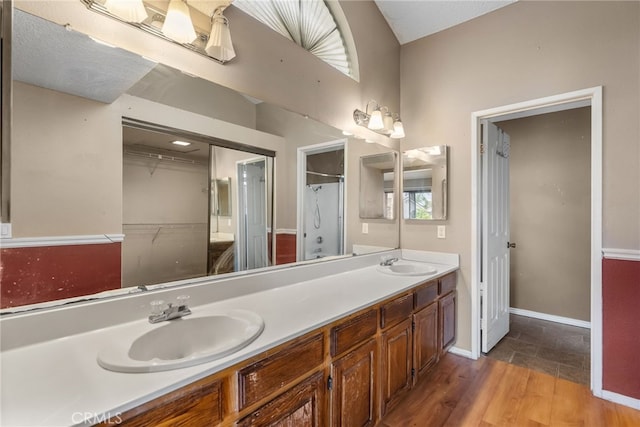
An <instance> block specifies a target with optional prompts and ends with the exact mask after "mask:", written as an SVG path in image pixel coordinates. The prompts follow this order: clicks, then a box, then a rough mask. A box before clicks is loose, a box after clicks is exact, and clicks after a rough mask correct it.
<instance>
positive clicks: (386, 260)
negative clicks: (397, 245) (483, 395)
mask: <svg viewBox="0 0 640 427" xmlns="http://www.w3.org/2000/svg"><path fill="white" fill-rule="evenodd" d="M397 261H398V258H383V259H382V261H380V265H381V266H383V267H390V266H392V265H393V263H394V262H397Z"/></svg>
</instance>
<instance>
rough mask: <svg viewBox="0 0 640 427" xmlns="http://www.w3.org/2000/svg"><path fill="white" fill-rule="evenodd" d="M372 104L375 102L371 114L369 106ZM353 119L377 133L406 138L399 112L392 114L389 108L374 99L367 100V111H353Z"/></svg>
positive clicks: (359, 124)
mask: <svg viewBox="0 0 640 427" xmlns="http://www.w3.org/2000/svg"><path fill="white" fill-rule="evenodd" d="M371 104H373V105H374V107H373V109H372V110H373V111H372V112H371V113H370V114H369V106H370V105H371ZM383 110H384V113H383ZM394 117H395V118H394ZM353 121H354V122H355V123H356V124H357V125H358V126H363V127H366V128H368V129H370V130H372V131H374V132H376V133H379V134H382V135H386V136H389V137H391V138H404V136H405V135H404V127H403V126H402V122H401V121H400V116H399V115H398V114H397V113H396V114H395V115H394V114H392V113H391V112H390V111H389V108H387V107H385V106H381V105H379V104H378V103H377V102H376V101H373V100H372V101H369V102H367V105H366V106H365V111H362V110H359V109H355V110H354V111H353Z"/></svg>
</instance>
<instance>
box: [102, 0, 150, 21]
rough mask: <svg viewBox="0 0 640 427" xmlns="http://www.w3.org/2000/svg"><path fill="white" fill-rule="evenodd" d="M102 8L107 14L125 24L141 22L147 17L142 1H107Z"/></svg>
mask: <svg viewBox="0 0 640 427" xmlns="http://www.w3.org/2000/svg"><path fill="white" fill-rule="evenodd" d="M104 7H105V9H107V11H108V12H109V13H111V14H113V15H115V16H117V17H118V18H120V19H122V20H123V21H127V22H142V21H144V20H145V19H147V18H148V17H149V15H148V14H147V9H146V8H145V7H144V4H142V0H107V1H105V2H104Z"/></svg>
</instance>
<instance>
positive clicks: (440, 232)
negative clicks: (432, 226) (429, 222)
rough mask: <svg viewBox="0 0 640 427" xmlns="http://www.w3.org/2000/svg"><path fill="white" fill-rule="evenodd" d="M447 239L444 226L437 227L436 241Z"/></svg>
mask: <svg viewBox="0 0 640 427" xmlns="http://www.w3.org/2000/svg"><path fill="white" fill-rule="evenodd" d="M445 237H447V228H446V226H444V225H439V226H438V239H444V238H445Z"/></svg>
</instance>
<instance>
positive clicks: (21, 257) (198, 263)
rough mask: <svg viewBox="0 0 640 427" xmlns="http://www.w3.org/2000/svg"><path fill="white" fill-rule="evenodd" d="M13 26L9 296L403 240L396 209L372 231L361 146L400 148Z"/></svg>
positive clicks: (78, 291)
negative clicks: (142, 125)
mask: <svg viewBox="0 0 640 427" xmlns="http://www.w3.org/2000/svg"><path fill="white" fill-rule="evenodd" d="M13 31H14V35H13V40H14V41H15V43H14V46H13V50H12V55H13V58H14V75H13V77H14V81H13V87H14V100H13V147H14V148H15V149H14V151H13V153H12V169H11V174H12V186H13V190H14V191H13V193H12V223H13V230H14V234H13V237H12V239H11V240H12V242H11V248H10V250H12V251H13V250H14V249H12V248H16V249H15V251H14V252H15V254H16V255H15V257H6V258H5V260H3V268H4V269H5V272H6V277H11V278H12V280H11V282H12V283H14V285H13V286H15V288H11V289H6V288H5V289H3V307H2V308H7V307H15V306H21V305H26V304H34V303H39V302H44V301H51V300H59V299H65V298H75V297H80V296H85V295H94V294H99V293H101V292H105V291H107V293H108V295H114V294H119V293H118V292H116V291H117V290H118V289H120V288H127V287H130V286H138V285H143V284H144V285H148V284H154V283H166V282H172V281H176V280H183V279H192V278H196V277H201V276H207V275H213V274H226V273H233V272H237V271H241V270H246V269H251V268H261V267H276V266H280V265H283V264H291V263H295V262H299V261H304V260H309V259H327V258H330V257H331V256H340V255H350V254H353V253H365V252H369V251H375V250H385V249H390V248H395V247H398V245H399V223H398V221H397V220H395V221H388V220H386V219H385V220H384V221H380V222H378V223H376V221H368V222H370V223H369V224H368V231H367V233H363V232H362V230H363V226H362V225H363V222H362V221H361V219H360V218H359V216H358V214H357V212H358V200H359V199H358V195H357V194H358V193H359V191H360V185H361V182H360V181H361V177H360V174H359V166H360V165H359V159H360V157H361V156H366V155H370V154H381V153H394V154H392V155H391V156H392V157H394V156H395V157H397V152H396V151H394V150H393V149H391V148H389V147H385V146H382V145H378V144H368V143H365V142H364V141H363V140H359V139H356V138H353V137H349V138H348V137H345V136H344V135H343V134H342V132H341V130H339V129H335V128H333V127H331V126H328V125H326V124H323V123H320V122H317V121H315V120H313V119H310V118H308V117H306V116H303V115H300V114H298V113H295V112H291V111H286V110H284V109H282V108H279V107H277V106H274V105H271V104H269V103H266V102H262V101H261V100H259V99H256V98H253V97H251V96H248V95H245V94H242V93H238V92H236V91H233V90H231V89H228V88H225V87H222V86H219V85H217V84H214V83H212V82H209V81H206V80H203V79H200V78H195V77H193V76H191V75H188V74H185V73H182V72H181V71H180V70H177V69H174V68H171V67H168V66H165V65H163V64H156V63H154V62H153V61H150V60H149V59H146V58H141V57H140V56H138V55H135V54H133V53H131V52H128V51H126V50H124V49H121V48H117V47H115V48H114V47H108V46H104V45H100V44H98V43H96V42H95V41H94V40H92V39H90V38H89V37H88V36H86V35H84V34H81V33H78V32H76V31H74V30H71V29H66V28H64V27H63V26H61V25H58V24H55V23H52V22H49V21H46V20H44V19H41V18H39V17H36V16H34V15H30V14H27V13H24V12H21V11H20V10H16V11H15V20H14V26H13ZM123 70H126V72H123ZM69 76H74V78H69ZM76 77H77V78H76ZM97 82H99V84H98V83H97ZM70 83H73V84H70ZM34 118H37V120H35V119H34ZM126 120H130V122H132V121H136V120H137V121H145V122H149V123H153V124H155V125H157V126H159V127H167V128H171V129H174V130H178V131H180V132H183V133H184V134H185V135H186V136H185V137H184V138H183V135H176V134H175V133H170V134H167V135H164V136H162V132H157V131H151V132H142V130H141V129H136V128H135V127H132V126H126V123H125V126H124V127H123V123H124V121H126ZM130 122H129V123H130ZM147 131H148V129H147ZM150 134H157V135H150ZM194 135H197V136H200V137H204V139H203V138H200V137H198V138H191V139H189V138H190V137H193V136H194ZM156 138H164V140H163V141H155V142H154V140H155V139H156ZM183 139H184V140H183ZM174 140H183V142H190V145H183V146H180V145H177V144H173V143H172V142H173V141H174ZM161 143H162V144H164V145H163V146H159V145H158V144H161ZM395 145H397V144H395ZM299 149H301V150H302V151H304V152H306V155H307V158H306V159H305V161H304V162H303V161H301V160H300V159H301V157H299V156H298V154H299V153H298V150H299ZM269 153H271V154H269ZM159 156H160V158H159ZM307 160H308V161H307ZM327 165H331V167H327ZM301 171H302V172H301ZM177 176H180V179H177V178H176V177H177ZM296 177H297V178H296ZM363 179H364V180H365V181H366V180H367V178H366V177H363ZM383 180H384V178H383ZM181 182H182V183H185V185H183V184H180V183H181ZM363 185H365V186H367V185H368V184H367V183H366V182H365V183H364V184H363ZM274 190H277V191H274ZM396 203H397V202H396ZM392 212H393V209H391V210H390V211H389V210H388V211H387V213H385V214H383V217H382V218H393V213H392ZM318 213H319V215H318ZM384 215H386V216H384ZM316 226H318V228H316ZM316 232H317V234H314V233H316ZM305 233H306V234H305ZM83 236H89V237H91V238H90V239H89V238H85V237H83ZM96 236H97V237H96ZM305 236H306V237H305ZM94 237H95V239H94ZM51 239H54V240H56V242H57V243H56V245H57V246H47V243H46V242H47V241H50V240H51ZM26 240H30V242H29V244H36V245H40V249H37V250H39V251H40V252H38V254H40V253H44V250H45V249H46V250H47V252H46V253H47V256H46V257H45V258H42V257H41V256H40V255H37V256H38V258H37V259H38V260H39V261H38V264H34V263H31V264H29V265H30V268H31V269H32V270H33V269H39V270H38V271H37V273H38V274H24V273H20V271H24V268H25V267H24V265H23V264H20V263H26V262H32V261H33V260H35V259H36V258H35V257H36V255H31V253H32V252H31V251H32V250H33V251H35V250H36V249H28V248H26V246H23V243H22V242H23V241H26ZM94 240H98V242H97V243H99V244H93V243H88V244H85V243H84V242H85V241H88V242H93V241H94ZM34 241H37V242H36V243H34ZM40 241H42V242H40ZM70 241H73V242H76V241H80V243H68V242H70ZM249 241H251V242H252V243H251V245H250V244H248V243H246V242H249ZM241 242H242V243H241ZM74 244H77V246H74ZM3 245H4V242H3ZM4 247H6V248H8V247H9V246H4ZM43 247H44V249H42V248H43ZM52 248H53V249H52ZM74 248H75V250H76V252H73V250H74ZM89 248H90V249H91V251H89V250H88V249H89ZM63 250H64V251H65V252H64V254H63ZM72 252H73V253H72ZM87 254H91V257H92V259H91V260H90V261H89V262H88V263H87V265H90V266H91V268H90V269H87V271H86V272H84V270H83V271H82V272H81V271H80V270H79V269H78V266H79V265H81V264H82V263H83V262H82V261H79V259H80V258H81V257H82V256H89V255H87ZM9 259H11V261H7V260H9ZM63 261H64V262H63ZM54 264H55V268H56V269H57V271H59V273H57V274H56V275H55V279H52V277H53V276H52V275H51V274H49V273H48V271H49V270H48V269H49V268H50V265H54ZM34 265H36V267H34ZM51 268H53V267H51ZM96 277H98V279H94V278H96ZM74 280H75V281H77V282H78V283H76V282H74ZM3 285H4V283H3ZM33 289H37V292H34V291H32V290H33ZM5 291H6V292H5ZM127 292H128V289H123V290H122V291H121V292H120V293H122V294H126V293H127ZM5 295H10V297H7V298H5Z"/></svg>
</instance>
